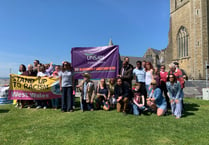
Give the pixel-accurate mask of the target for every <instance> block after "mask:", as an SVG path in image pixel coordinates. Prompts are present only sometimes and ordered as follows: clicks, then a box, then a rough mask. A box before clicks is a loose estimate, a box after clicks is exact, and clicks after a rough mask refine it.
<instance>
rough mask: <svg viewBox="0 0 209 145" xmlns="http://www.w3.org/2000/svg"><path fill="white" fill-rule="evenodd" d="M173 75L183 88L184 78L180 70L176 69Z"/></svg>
mask: <svg viewBox="0 0 209 145" xmlns="http://www.w3.org/2000/svg"><path fill="white" fill-rule="evenodd" d="M174 75H175V76H176V79H177V81H179V82H180V84H181V88H182V89H183V88H184V78H183V75H182V72H181V70H180V69H176V71H175V72H174Z"/></svg>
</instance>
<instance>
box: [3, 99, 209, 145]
mask: <svg viewBox="0 0 209 145" xmlns="http://www.w3.org/2000/svg"><path fill="white" fill-rule="evenodd" d="M185 109H186V111H185V113H184V115H183V117H182V118H181V119H175V118H174V117H173V116H171V115H169V116H164V117H157V116H156V114H148V115H141V116H133V115H126V116H124V115H122V113H117V112H116V110H113V111H108V112H106V111H103V110H100V111H94V112H83V113H82V112H80V111H79V110H77V111H75V112H72V113H61V111H60V110H52V109H47V110H43V109H40V110H36V109H17V108H15V107H14V106H13V105H0V145H16V144H20V145H30V144H36V145H42V144H43V145H46V144H48V145H59V144H60V145H63V144H66V145H73V144H75V145H94V144H95V145H106V144H107V145H135V144H136V145H141V144H147V145H151V144H154V145H157V144H159V145H163V144H170V145H171V144H179V145H191V144H195V145H197V144H198V145H199V144H202V145H207V144H209V101H203V100H196V99H185Z"/></svg>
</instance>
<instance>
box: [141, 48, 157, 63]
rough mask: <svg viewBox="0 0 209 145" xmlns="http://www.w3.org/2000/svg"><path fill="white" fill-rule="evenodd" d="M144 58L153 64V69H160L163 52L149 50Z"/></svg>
mask: <svg viewBox="0 0 209 145" xmlns="http://www.w3.org/2000/svg"><path fill="white" fill-rule="evenodd" d="M143 58H146V59H147V60H149V61H150V62H151V63H152V65H153V67H159V66H160V64H161V62H160V58H161V51H160V50H157V49H154V48H148V49H147V51H146V52H145V54H144V56H143Z"/></svg>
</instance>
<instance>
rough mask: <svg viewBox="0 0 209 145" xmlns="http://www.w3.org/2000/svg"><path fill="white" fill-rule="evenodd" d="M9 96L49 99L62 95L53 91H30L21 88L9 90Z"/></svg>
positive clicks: (17, 98)
mask: <svg viewBox="0 0 209 145" xmlns="http://www.w3.org/2000/svg"><path fill="white" fill-rule="evenodd" d="M9 96H10V97H9V99H10V100H48V99H53V98H60V97H61V95H56V94H53V93H52V92H28V91H21V90H13V91H12V90H9Z"/></svg>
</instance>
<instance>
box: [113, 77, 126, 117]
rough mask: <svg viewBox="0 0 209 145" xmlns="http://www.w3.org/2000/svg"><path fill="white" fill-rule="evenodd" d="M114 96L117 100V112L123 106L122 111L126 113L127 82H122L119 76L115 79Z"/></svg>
mask: <svg viewBox="0 0 209 145" xmlns="http://www.w3.org/2000/svg"><path fill="white" fill-rule="evenodd" d="M114 96H115V98H116V100H117V112H121V108H122V106H123V108H122V111H123V113H124V115H125V114H127V111H128V103H129V97H130V92H129V84H127V83H126V82H123V81H122V78H120V77H118V78H117V80H116V85H115V89H114Z"/></svg>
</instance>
